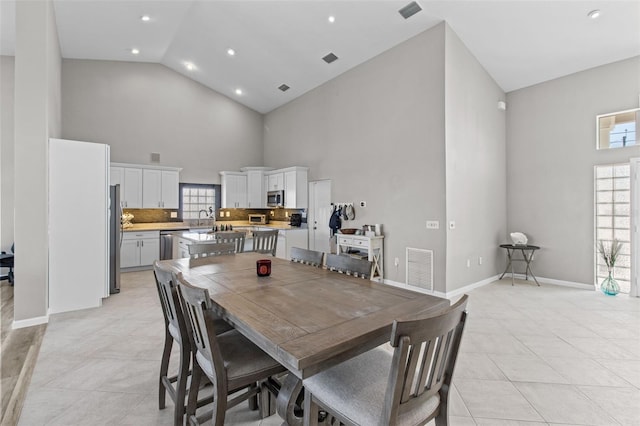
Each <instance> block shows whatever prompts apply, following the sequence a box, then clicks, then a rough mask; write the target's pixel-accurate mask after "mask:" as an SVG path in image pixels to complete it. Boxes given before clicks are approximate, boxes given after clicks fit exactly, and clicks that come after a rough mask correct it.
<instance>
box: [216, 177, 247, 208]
mask: <svg viewBox="0 0 640 426" xmlns="http://www.w3.org/2000/svg"><path fill="white" fill-rule="evenodd" d="M220 175H221V176H222V178H221V183H222V200H221V201H222V208H246V207H247V175H246V174H245V173H242V172H220Z"/></svg>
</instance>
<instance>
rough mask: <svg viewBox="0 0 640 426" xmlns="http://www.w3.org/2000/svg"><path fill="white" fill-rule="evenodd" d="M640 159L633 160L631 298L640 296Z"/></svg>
mask: <svg viewBox="0 0 640 426" xmlns="http://www.w3.org/2000/svg"><path fill="white" fill-rule="evenodd" d="M638 173H640V158H632V159H631V285H630V290H629V296H635V297H638V296H640V289H639V288H638V278H640V277H638V275H639V274H640V232H639V231H640V180H638Z"/></svg>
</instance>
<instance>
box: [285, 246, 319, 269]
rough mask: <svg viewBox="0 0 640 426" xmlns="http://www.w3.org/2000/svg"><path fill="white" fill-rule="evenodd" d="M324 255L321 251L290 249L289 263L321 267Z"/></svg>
mask: <svg viewBox="0 0 640 426" xmlns="http://www.w3.org/2000/svg"><path fill="white" fill-rule="evenodd" d="M323 257H324V253H323V252H321V251H315V250H307V249H304V248H300V247H291V261H292V262H297V263H304V264H306V265H311V266H322V259H323Z"/></svg>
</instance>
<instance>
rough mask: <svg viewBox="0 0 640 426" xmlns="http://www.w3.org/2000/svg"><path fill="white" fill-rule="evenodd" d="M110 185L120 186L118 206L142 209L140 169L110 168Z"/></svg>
mask: <svg viewBox="0 0 640 426" xmlns="http://www.w3.org/2000/svg"><path fill="white" fill-rule="evenodd" d="M110 175H111V178H110V184H111V185H120V204H121V206H122V207H123V208H130V209H139V208H141V207H142V169H140V168H137V167H121V166H111V168H110Z"/></svg>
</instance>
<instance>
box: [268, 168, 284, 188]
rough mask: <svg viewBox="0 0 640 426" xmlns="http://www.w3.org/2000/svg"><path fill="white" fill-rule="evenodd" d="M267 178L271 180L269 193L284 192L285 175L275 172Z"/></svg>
mask: <svg viewBox="0 0 640 426" xmlns="http://www.w3.org/2000/svg"><path fill="white" fill-rule="evenodd" d="M267 176H268V180H269V183H268V187H267V191H283V190H284V173H282V172H274V173H270V174H269V175H267Z"/></svg>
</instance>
